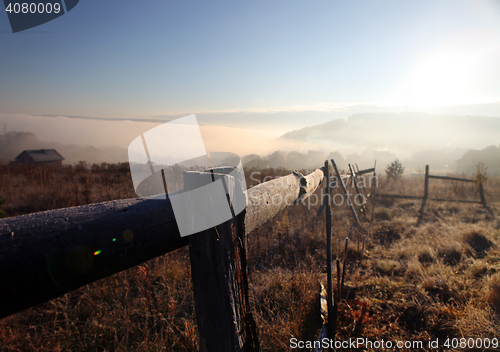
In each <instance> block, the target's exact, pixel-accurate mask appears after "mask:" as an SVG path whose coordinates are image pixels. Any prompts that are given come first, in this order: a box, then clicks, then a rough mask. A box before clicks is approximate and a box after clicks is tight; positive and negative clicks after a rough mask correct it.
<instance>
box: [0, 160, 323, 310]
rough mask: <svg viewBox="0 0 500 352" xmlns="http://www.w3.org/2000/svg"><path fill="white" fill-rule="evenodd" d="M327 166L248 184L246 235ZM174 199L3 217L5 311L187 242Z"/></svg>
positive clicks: (311, 186)
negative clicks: (176, 212) (173, 203)
mask: <svg viewBox="0 0 500 352" xmlns="http://www.w3.org/2000/svg"><path fill="white" fill-rule="evenodd" d="M322 179H323V170H322V169H317V170H316V171H314V172H312V173H311V174H309V175H307V176H302V175H300V174H298V173H294V174H290V175H288V176H284V177H281V178H279V179H275V180H272V181H269V182H265V183H262V184H259V185H257V186H255V187H253V188H251V189H249V190H248V191H247V195H248V203H247V207H246V215H245V219H244V233H245V234H248V233H249V232H251V231H252V230H254V229H255V228H257V227H258V226H260V225H261V224H263V223H265V222H266V221H268V220H270V219H271V218H272V217H273V216H275V215H276V214H278V213H279V212H280V211H282V210H283V209H285V208H286V207H287V206H288V205H290V204H293V203H296V202H297V201H301V200H303V199H305V198H306V197H308V196H309V195H310V194H312V193H313V192H314V191H315V190H316V188H317V187H318V185H319V184H320V182H321V180H322ZM189 237H190V236H188V237H180V235H179V230H178V227H177V224H176V221H175V217H174V213H173V210H172V206H171V203H170V200H169V199H168V197H167V199H166V200H165V199H161V200H160V199H125V200H116V201H111V202H104V203H98V204H90V205H85V206H80V207H73V208H66V209H57V210H50V211H45V212H39V213H34V214H28V215H22V216H17V217H12V218H7V219H3V220H0V272H1V273H2V274H1V275H0V318H3V317H6V316H8V315H10V314H13V313H16V312H19V311H21V310H24V309H27V308H29V307H32V306H35V305H37V304H40V303H42V302H45V301H48V300H51V299H53V298H56V297H58V296H61V295H63V294H65V293H67V292H69V291H72V290H75V289H77V288H79V287H82V286H84V285H87V284H89V283H91V282H94V281H97V280H99V279H102V278H104V277H107V276H109V275H112V274H115V273H118V272H120V271H122V270H125V269H128V268H131V267H133V266H135V265H138V264H141V263H143V262H145V261H147V260H150V259H152V258H155V257H157V256H160V255H162V254H166V253H168V252H170V251H173V250H175V249H178V248H181V247H183V246H186V245H187V244H188V240H189Z"/></svg>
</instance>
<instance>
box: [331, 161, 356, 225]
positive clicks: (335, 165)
mask: <svg viewBox="0 0 500 352" xmlns="http://www.w3.org/2000/svg"><path fill="white" fill-rule="evenodd" d="M332 165H333V168H334V169H335V173H336V174H337V177H338V180H339V182H340V185H341V186H342V190H343V191H344V194H345V196H346V199H347V204H348V205H349V208H350V209H351V212H352V216H353V217H354V220H356V224H357V225H358V226H359V227H361V223H360V222H359V219H358V216H357V215H356V211H355V210H354V206H353V205H352V202H351V199H350V198H349V193H348V192H347V189H346V188H345V184H344V180H342V177H341V176H340V172H339V169H338V168H337V164H335V160H333V159H332Z"/></svg>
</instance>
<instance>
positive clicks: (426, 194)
mask: <svg viewBox="0 0 500 352" xmlns="http://www.w3.org/2000/svg"><path fill="white" fill-rule="evenodd" d="M430 179H437V180H445V181H459V182H468V183H475V184H476V185H477V187H478V192H479V200H467V199H446V198H432V197H430V196H429V180H430ZM377 197H380V198H397V199H421V200H422V204H421V206H420V210H419V214H420V215H419V219H422V217H423V215H424V210H425V206H426V205H427V201H428V200H433V201H437V202H458V203H473V204H481V205H482V206H483V207H484V208H485V209H486V210H488V211H489V212H490V213H491V210H490V209H489V207H488V204H487V203H486V197H485V195H484V186H483V180H482V179H480V178H479V179H478V180H472V179H467V178H458V177H451V176H437V175H430V174H429V165H426V166H425V174H424V193H423V195H422V196H414V195H405V194H377Z"/></svg>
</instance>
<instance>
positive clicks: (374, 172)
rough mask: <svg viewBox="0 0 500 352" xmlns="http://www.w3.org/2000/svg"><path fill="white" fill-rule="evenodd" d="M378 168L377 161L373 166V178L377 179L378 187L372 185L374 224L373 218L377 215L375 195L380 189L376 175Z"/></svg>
mask: <svg viewBox="0 0 500 352" xmlns="http://www.w3.org/2000/svg"><path fill="white" fill-rule="evenodd" d="M376 168H377V160H375V162H374V164H373V178H374V179H375V181H376V182H377V185H376V186H375V185H374V184H373V183H372V194H371V198H372V199H371V200H372V216H371V219H370V221H371V222H373V216H374V213H375V193H376V192H377V187H378V179H377V174H376V171H375V170H376Z"/></svg>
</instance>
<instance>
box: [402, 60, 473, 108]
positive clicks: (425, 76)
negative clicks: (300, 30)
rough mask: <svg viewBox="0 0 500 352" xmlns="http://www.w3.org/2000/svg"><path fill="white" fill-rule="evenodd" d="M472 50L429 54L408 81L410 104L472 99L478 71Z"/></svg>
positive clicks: (440, 104)
mask: <svg viewBox="0 0 500 352" xmlns="http://www.w3.org/2000/svg"><path fill="white" fill-rule="evenodd" d="M474 61H475V60H474V57H473V55H471V54H460V53H438V54H433V55H429V56H426V57H424V58H422V60H420V62H419V63H418V64H417V65H416V67H415V68H414V69H413V70H411V72H410V74H409V75H408V79H407V82H406V85H407V94H408V96H407V101H408V102H407V104H408V105H411V106H427V107H430V106H442V105H452V104H464V103H472V102H473V101H471V100H474V97H473V93H472V92H471V89H470V84H471V82H472V78H473V75H474V71H475V67H474Z"/></svg>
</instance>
